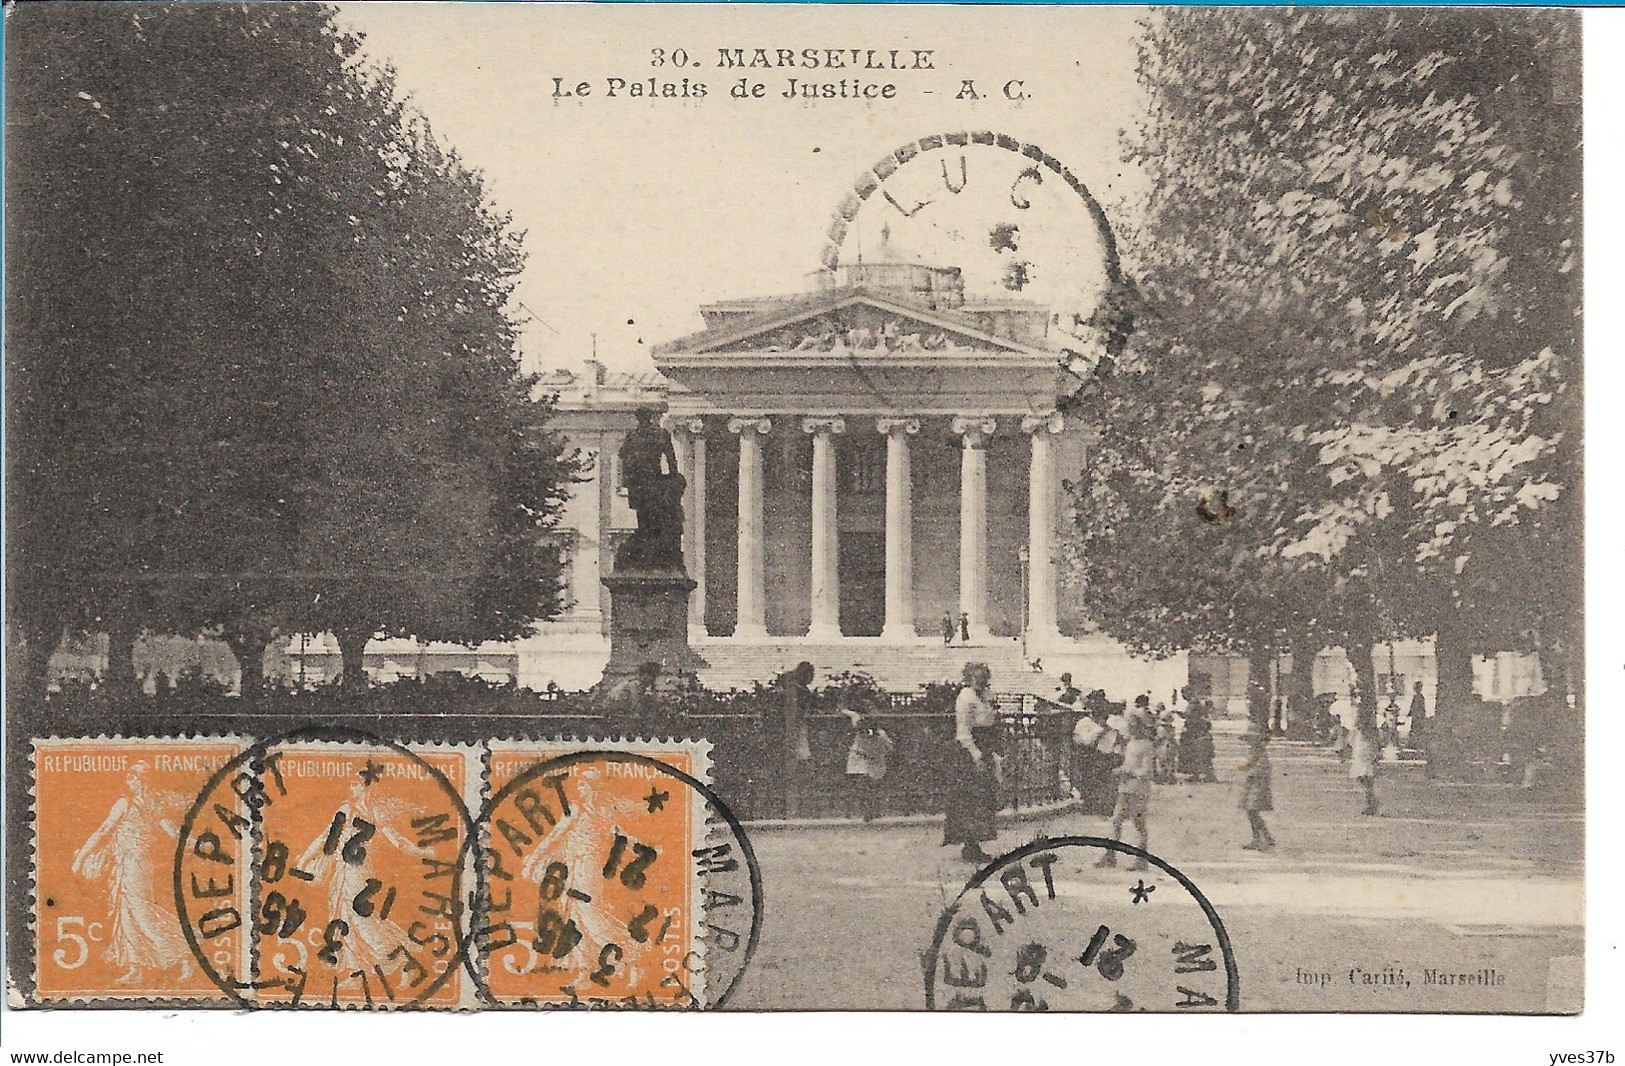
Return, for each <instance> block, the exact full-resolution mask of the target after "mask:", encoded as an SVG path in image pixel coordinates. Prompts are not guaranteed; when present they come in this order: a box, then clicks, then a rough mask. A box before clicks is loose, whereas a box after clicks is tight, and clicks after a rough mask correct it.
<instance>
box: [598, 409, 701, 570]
mask: <svg viewBox="0 0 1625 1066" xmlns="http://www.w3.org/2000/svg"><path fill="white" fill-rule="evenodd" d="M637 417H638V424H637V426H636V427H635V428H634V429H633V430H632V432H631V433H629V434H628V435H627V438H626V441H625V443H623V444H622V445H621V450H620V453H619V455H620V461H621V483H622V484H623V485H625V486H626V502H627V504H628V506H630V507H631V508H632V510H633V511H634V512H635V513H636V514H637V516H638V528H637V529H636V530H635V531H634V532H633V533H632V535H631V536H630V537H628V538H627V539H626V542H625V543H624V544H622V545H621V547H620V550H619V551H617V552H616V553H615V568H616V569H617V570H677V571H681V570H682V569H683V493H684V491H685V490H686V489H687V488H688V479H687V478H685V477H684V476H683V475H682V473H681V472H680V471H679V470H678V469H677V452H676V450H675V449H674V448H673V447H672V443H671V435H670V434H669V433H667V432H666V431H665V430H663V429H661V428H660V427H659V426H658V425H656V424H655V412H654V411H653V410H651V409H648V408H642V409H639V411H638V413H637Z"/></svg>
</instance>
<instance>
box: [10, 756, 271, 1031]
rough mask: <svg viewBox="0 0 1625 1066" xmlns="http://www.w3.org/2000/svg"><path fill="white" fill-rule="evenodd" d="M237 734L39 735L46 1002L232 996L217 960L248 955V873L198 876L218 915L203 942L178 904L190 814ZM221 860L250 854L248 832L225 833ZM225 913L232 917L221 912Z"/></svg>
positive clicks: (37, 846)
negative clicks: (244, 917) (181, 845)
mask: <svg viewBox="0 0 1625 1066" xmlns="http://www.w3.org/2000/svg"><path fill="white" fill-rule="evenodd" d="M243 747H244V743H243V742H242V741H238V740H234V739H230V738H208V737H203V738H187V739H168V740H164V739H122V738H108V737H100V738H96V739H85V740H69V739H57V738H50V739H39V740H36V741H35V742H34V752H33V753H34V810H33V818H34V871H33V873H34V885H33V887H34V914H33V917H34V927H35V941H34V943H35V958H36V963H37V965H36V973H35V990H36V995H37V996H38V998H39V1000H40V1002H42V1003H53V1002H63V1001H85V1000H176V1001H182V1002H188V1003H207V1002H212V1001H218V1000H222V999H224V998H225V994H224V993H223V992H222V991H221V990H220V989H219V988H218V986H217V985H216V984H215V983H214V982H213V981H212V980H211V979H210V977H209V974H208V972H207V968H208V967H214V968H216V969H218V970H222V971H232V970H238V969H240V968H242V967H243V966H244V964H245V963H246V961H247V959H248V958H249V947H250V945H249V943H248V931H247V927H246V926H245V925H244V924H243V923H242V922H241V921H240V920H237V916H240V915H241V914H242V913H243V912H245V911H246V909H247V905H248V895H247V884H246V882H245V881H244V880H243V879H241V878H240V877H235V876H232V875H231V874H230V873H228V874H227V875H226V876H224V877H217V878H214V879H206V883H205V884H199V885H198V889H199V891H200V893H204V894H206V898H207V899H208V900H209V901H210V902H211V904H212V905H211V906H210V907H208V908H205V909H206V910H213V911H216V918H215V920H214V921H211V922H210V923H209V924H208V925H207V926H205V927H204V928H202V929H201V930H199V932H198V936H197V941H196V943H197V953H198V954H200V955H202V956H203V957H205V958H206V959H207V960H208V966H207V967H206V966H205V965H203V964H201V962H200V960H199V959H198V958H196V957H195V956H194V951H193V949H192V948H191V947H189V946H188V943H187V939H186V934H185V932H184V930H183V929H182V927H181V923H180V920H179V919H178V918H177V916H176V912H175V891H174V888H173V883H174V882H173V872H174V869H175V851H176V844H177V839H178V837H179V834H180V832H181V828H180V827H181V825H182V822H183V820H184V818H185V816H186V812H187V809H188V807H189V806H190V805H191V804H192V802H193V800H194V798H195V797H196V796H197V794H198V792H199V790H200V789H202V788H203V786H204V784H205V783H206V782H208V781H209V779H210V777H211V776H212V775H213V774H215V773H216V772H217V771H218V770H219V769H220V768H221V767H223V766H225V765H227V764H228V763H230V762H231V761H232V760H233V759H234V758H236V757H237V756H238V755H239V754H240V753H241V752H242V750H243ZM215 843H216V844H217V845H218V850H217V857H218V861H217V862H216V863H215V865H216V866H219V867H222V868H225V869H227V870H237V869H240V868H241V867H242V866H244V865H245V862H244V860H245V857H246V855H247V842H246V840H245V839H239V838H236V837H232V836H230V835H229V834H228V835H227V836H225V837H223V838H219V839H217V840H216V841H215ZM222 918H225V919H227V920H221V919H222Z"/></svg>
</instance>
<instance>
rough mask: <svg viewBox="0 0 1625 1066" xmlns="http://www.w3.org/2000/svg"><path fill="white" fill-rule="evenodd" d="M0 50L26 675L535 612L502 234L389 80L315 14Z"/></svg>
mask: <svg viewBox="0 0 1625 1066" xmlns="http://www.w3.org/2000/svg"><path fill="white" fill-rule="evenodd" d="M8 29H9V30H10V32H9V33H8V34H7V45H8V49H9V53H8V57H7V58H8V60H10V62H9V63H8V64H7V70H8V83H7V93H8V105H9V106H8V111H7V139H8V150H9V152H10V160H11V162H12V165H11V166H10V167H8V168H7V175H8V177H7V195H8V205H9V207H10V212H9V219H8V222H9V225H8V232H7V242H8V243H7V253H8V260H9V264H10V268H11V269H10V272H9V275H8V291H7V299H8V309H9V315H8V321H7V325H8V332H7V338H6V339H7V352H8V356H7V375H8V386H9V388H8V402H9V420H8V430H7V434H8V436H7V446H8V449H9V453H10V457H11V467H10V471H9V473H10V477H9V484H8V500H7V503H8V532H9V533H10V537H9V538H8V552H9V554H8V559H7V565H8V576H9V578H10V583H9V599H8V606H9V608H10V610H11V618H12V620H13V623H14V628H15V629H16V630H17V631H19V632H21V633H22V634H24V635H25V636H26V638H27V643H28V644H29V645H30V646H31V647H32V648H33V649H34V651H35V654H36V656H37V655H38V653H39V652H40V650H41V649H43V650H44V652H45V653H46V654H48V653H49V650H50V648H51V647H54V645H55V643H56V639H57V637H58V635H59V634H60V633H61V632H62V630H63V628H64V627H74V628H89V629H100V630H105V631H108V632H110V633H112V634H113V635H114V641H113V644H114V649H113V655H114V656H115V671H116V668H117V667H116V663H117V657H118V656H119V655H120V654H121V648H127V642H128V640H129V639H131V638H132V637H133V635H134V634H135V633H136V632H138V631H139V630H141V629H143V628H152V629H154V630H159V631H169V632H180V633H192V632H198V631H201V630H204V629H209V628H213V627H218V628H220V629H222V630H223V631H224V632H225V634H226V635H227V637H228V639H232V643H233V648H234V649H235V650H237V651H238V654H239V658H243V657H244V656H245V653H247V652H250V651H254V650H256V649H263V647H264V645H265V643H266V641H267V640H269V639H270V636H271V634H272V633H273V632H274V631H276V630H277V629H281V630H283V631H289V630H316V629H333V630H334V631H336V632H340V631H342V632H344V633H350V634H357V633H359V634H362V636H361V637H360V638H359V639H360V640H361V641H362V642H363V643H364V641H365V638H366V637H367V636H370V635H372V634H373V633H375V632H388V633H391V634H402V635H408V634H409V635H414V636H420V637H423V638H425V639H451V640H458V641H475V640H480V639H501V638H509V637H513V636H517V635H519V634H520V633H522V632H524V631H525V629H526V627H527V626H528V625H529V624H530V623H531V622H533V621H534V620H536V619H538V618H541V617H545V616H546V615H547V614H548V613H550V612H552V611H554V610H556V609H557V607H558V599H559V584H558V575H559V569H560V567H559V560H558V559H557V556H556V553H554V552H553V551H552V550H551V549H550V548H549V547H548V545H547V543H546V538H545V536H544V534H545V532H546V531H547V530H548V529H549V528H550V527H551V526H552V525H553V524H554V523H555V522H556V520H557V517H558V515H559V511H560V508H561V507H562V503H563V498H564V493H565V491H566V486H567V484H568V482H569V480H570V479H571V477H572V476H573V475H574V472H575V466H574V460H573V458H572V457H570V456H569V455H567V454H565V451H564V449H563V445H562V442H561V441H560V440H559V439H558V438H557V437H555V436H554V435H552V434H551V433H549V432H548V431H547V430H546V428H545V420H546V415H547V409H546V407H545V405H537V404H533V403H531V402H530V398H529V390H530V388H531V384H532V383H531V381H530V380H529V379H527V378H526V377H524V376H522V375H520V374H519V373H518V370H517V359H516V354H515V331H514V326H513V323H512V322H511V321H510V319H509V318H508V316H507V312H506V302H507V297H508V294H509V292H510V290H511V287H512V284H513V280H514V277H515V275H516V274H517V273H518V271H519V270H520V268H521V266H522V265H523V253H522V250H521V248H520V237H519V235H518V234H516V233H514V232H513V231H512V229H511V226H510V222H509V219H508V218H507V217H506V216H504V215H502V214H500V213H498V212H497V211H496V210H495V209H494V208H493V207H492V206H491V204H490V202H489V199H488V197H487V195H486V193H485V190H484V188H483V186H482V183H481V180H480V178H479V176H478V175H477V174H475V173H473V172H471V171H469V170H468V169H467V168H466V167H464V166H463V165H462V164H461V162H460V161H459V160H458V159H457V158H456V156H455V154H453V153H451V152H449V151H447V150H445V149H444V148H443V147H442V146H441V145H440V144H439V143H438V142H437V141H436V140H435V138H434V136H433V135H432V133H431V132H430V131H429V130H428V128H427V126H426V124H425V123H424V122H423V120H422V119H421V118H420V117H418V116H417V115H416V114H415V113H413V112H412V111H411V110H410V109H409V108H408V107H407V106H406V104H405V103H404V102H403V101H402V99H401V98H400V95H399V94H398V92H397V91H396V89H395V86H394V82H393V78H392V76H391V74H390V72H389V71H387V70H379V69H375V68H371V67H368V66H366V65H364V64H363V63H362V62H361V60H360V56H359V51H358V50H359V44H360V42H359V41H358V40H357V39H356V38H355V37H353V36H352V35H349V34H346V33H344V32H341V31H340V30H339V29H338V28H337V27H336V26H335V24H334V22H333V18H332V13H331V11H330V10H328V9H327V8H325V7H322V6H317V5H304V4H299V5H269V4H246V5H225V4H165V5H123V4H80V5H41V6H39V7H36V8H31V9H28V10H19V11H18V12H16V17H14V18H12V19H11V20H9V24H8ZM233 638H235V639H233ZM352 643H353V641H352ZM356 650H357V651H359V649H358V648H357V649H356ZM244 665H245V676H246V674H248V673H249V672H253V673H257V670H253V671H250V670H249V666H250V664H249V663H247V662H245V663H244ZM355 666H356V668H357V670H359V659H358V658H356V661H355Z"/></svg>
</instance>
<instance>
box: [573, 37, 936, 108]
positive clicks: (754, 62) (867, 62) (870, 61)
mask: <svg viewBox="0 0 1625 1066" xmlns="http://www.w3.org/2000/svg"><path fill="white" fill-rule="evenodd" d="M933 55H934V50H933V49H930V48H718V49H716V60H715V62H714V63H711V64H709V65H711V66H713V67H715V68H716V69H718V70H742V71H760V70H798V71H807V70H818V71H836V70H839V71H843V72H847V73H849V74H851V75H853V76H843V77H840V78H838V79H837V80H835V81H809V80H807V79H806V78H805V77H788V78H786V79H785V84H784V85H783V86H782V87H778V88H775V89H773V90H771V92H772V94H773V95H777V96H782V97H783V98H785V99H786V100H796V99H807V100H834V99H841V100H877V99H878V100H890V99H893V98H895V97H896V95H897V85H896V83H894V82H890V81H869V80H866V79H865V78H864V77H863V75H864V74H866V73H877V74H878V73H891V72H895V71H915V70H936V69H937V67H936V64H935V63H934V62H933ZM648 63H649V66H650V67H653V68H657V69H658V70H659V71H660V73H657V74H654V75H648V76H612V77H605V78H602V79H599V80H597V81H593V80H581V81H575V80H572V79H570V78H566V77H555V78H554V79H553V96H554V98H555V99H564V98H566V97H591V96H604V97H608V98H611V99H615V98H623V97H624V98H629V99H638V98H641V99H651V98H655V99H691V100H692V99H704V98H705V97H706V96H708V95H710V93H711V92H712V87H711V86H709V85H707V84H706V83H705V82H703V81H699V80H697V79H695V78H692V77H687V76H684V74H683V72H684V71H687V70H692V69H695V68H700V67H705V66H707V65H708V64H707V61H706V60H705V59H704V58H703V53H702V52H699V51H696V52H690V51H689V50H688V49H686V48H670V49H667V48H651V49H650V50H649V60H648ZM728 93H729V95H730V96H733V97H735V98H738V99H756V100H760V99H763V98H764V97H766V96H768V95H769V93H770V90H769V87H768V86H767V85H765V84H764V83H761V82H752V81H750V80H749V78H748V77H745V78H741V79H740V80H739V81H738V82H736V83H734V84H732V85H730V86H729V89H728Z"/></svg>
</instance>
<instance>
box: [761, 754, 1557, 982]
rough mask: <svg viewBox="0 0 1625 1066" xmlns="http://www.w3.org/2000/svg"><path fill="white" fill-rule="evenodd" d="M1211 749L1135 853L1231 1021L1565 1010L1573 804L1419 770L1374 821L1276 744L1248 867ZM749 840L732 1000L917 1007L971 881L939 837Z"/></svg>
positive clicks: (1071, 817) (1399, 785)
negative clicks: (932, 952) (1218, 981)
mask: <svg viewBox="0 0 1625 1066" xmlns="http://www.w3.org/2000/svg"><path fill="white" fill-rule="evenodd" d="M1217 742H1218V757H1217V759H1216V761H1215V766H1216V769H1217V770H1218V773H1219V777H1220V781H1219V783H1218V784H1207V785H1188V784H1180V785H1159V786H1157V787H1156V791H1155V794H1154V795H1153V798H1152V808H1151V812H1152V813H1151V844H1150V850H1151V851H1152V852H1153V853H1154V854H1156V855H1158V856H1159V857H1161V858H1162V859H1164V860H1165V861H1166V862H1168V863H1170V864H1172V865H1173V866H1175V867H1177V868H1178V869H1179V870H1180V871H1181V872H1183V873H1184V874H1185V875H1186V876H1187V877H1189V878H1190V879H1191V880H1192V881H1193V882H1194V883H1196V884H1197V885H1198V886H1199V887H1200V888H1201V890H1202V891H1203V892H1204V893H1205V894H1206V896H1207V897H1208V899H1209V900H1210V901H1211V902H1212V904H1213V906H1214V907H1215V909H1216V910H1217V911H1218V913H1219V915H1220V917H1221V919H1222V920H1223V922H1224V924H1225V927H1226V928H1227V930H1228V932H1229V934H1230V938H1231V941H1232V944H1233V946H1234V950H1235V953H1236V959H1237V964H1238V968H1239V971H1240V987H1241V1007H1242V1009H1243V1010H1250V1011H1350V1010H1354V1011H1359V1010H1370V1011H1419V1012H1435V1011H1450V1010H1458V1011H1459V1010H1461V1009H1462V1004H1463V1003H1464V1002H1470V1003H1471V1006H1472V1009H1474V1010H1479V1011H1506V1012H1520V1011H1524V1012H1528V1011H1534V1012H1539V1011H1546V1010H1565V1009H1570V1010H1572V1009H1574V1008H1575V1007H1577V1006H1578V999H1579V996H1580V988H1581V986H1580V982H1581V974H1582V970H1583V967H1582V965H1581V958H1580V956H1581V954H1582V950H1583V948H1582V944H1583V932H1584V931H1583V922H1584V878H1583V869H1582V861H1583V840H1584V828H1583V820H1582V814H1581V810H1580V807H1579V805H1578V803H1577V801H1574V800H1572V799H1567V798H1564V797H1562V796H1557V795H1545V796H1534V795H1531V794H1528V793H1525V792H1524V791H1523V790H1522V789H1520V788H1518V787H1516V786H1515V785H1511V784H1505V783H1500V782H1485V783H1473V784H1457V783H1444V782H1430V781H1425V780H1424V779H1423V776H1422V771H1421V769H1420V767H1418V766H1394V765H1389V766H1386V767H1384V770H1385V773H1384V775H1383V776H1382V778H1381V779H1380V781H1379V791H1380V794H1381V797H1382V805H1383V813H1382V815H1381V816H1380V817H1375V818H1368V817H1362V816H1361V815H1360V814H1359V810H1360V793H1359V786H1358V784H1357V783H1356V782H1353V781H1350V780H1349V779H1348V777H1347V775H1346V772H1345V768H1344V766H1343V764H1342V763H1340V762H1339V761H1338V760H1337V758H1336V756H1335V754H1334V753H1332V752H1330V751H1328V750H1326V749H1323V748H1318V747H1313V746H1310V745H1307V744H1302V743H1297V742H1278V743H1277V744H1276V745H1275V746H1274V747H1273V749H1272V760H1273V762H1274V766H1275V807H1276V810H1275V812H1274V813H1273V814H1272V815H1270V816H1269V820H1270V825H1271V828H1272V831H1273V832H1274V834H1275V837H1276V839H1277V841H1278V846H1277V847H1276V849H1275V850H1274V851H1272V852H1269V853H1265V854H1258V853H1254V852H1249V851H1243V850H1242V849H1241V845H1242V844H1243V843H1245V842H1246V840H1247V839H1248V830H1247V823H1246V819H1245V817H1244V816H1243V814H1242V812H1241V811H1240V810H1239V809H1237V789H1238V787H1239V786H1238V784H1237V781H1236V778H1237V776H1238V775H1237V773H1236V767H1237V765H1238V764H1239V763H1240V762H1241V761H1242V758H1243V755H1242V751H1241V744H1240V741H1239V740H1238V739H1237V738H1236V737H1234V736H1233V735H1226V734H1220V735H1219V736H1218V738H1217ZM1109 833H1110V827H1109V824H1108V822H1107V821H1106V820H1105V819H1102V818H1093V817H1087V816H1084V815H1080V814H1078V813H1077V812H1075V811H1062V812H1059V813H1053V814H1048V815H1044V816H1039V817H1035V818H1032V819H1026V820H1010V821H1005V822H1002V823H1001V827H1000V834H999V839H998V840H997V841H996V842H995V843H994V844H992V845H989V846H988V850H989V851H991V852H995V853H997V852H1001V851H1007V850H1010V849H1013V848H1016V847H1019V846H1020V845H1022V844H1025V843H1027V842H1029V841H1031V840H1033V839H1035V838H1037V837H1039V836H1052V837H1053V836H1062V835H1091V836H1105V835H1109ZM752 841H753V843H754V845H755V848H756V851H757V853H758V857H759V859H760V862H761V864H762V872H763V880H764V883H765V884H766V885H767V886H768V896H767V899H766V918H765V923H764V928H763V934H762V941H761V945H760V948H759V950H758V951H757V953H756V956H755V959H754V960H753V962H752V963H751V966H750V969H749V971H748V972H747V974H746V976H745V980H744V982H743V984H742V986H741V988H740V990H739V994H738V998H737V999H736V1001H735V1003H734V1005H735V1006H736V1007H739V1008H744V1009H750V1008H762V1007H775V1008H854V1009H858V1008H865V1009H898V1010H902V1009H918V1008H919V1007H921V1006H922V1005H923V1002H924V1000H923V991H922V989H923V982H922V978H921V956H922V954H923V953H924V952H925V951H926V950H927V948H928V946H929V942H930V939H931V936H932V932H933V929H934V927H935V924H936V922H937V919H938V917H939V916H940V915H941V913H942V910H943V908H944V907H945V905H946V904H947V903H948V902H949V901H951V900H952V899H953V898H954V897H955V896H956V894H957V893H958V892H959V891H960V889H961V888H962V887H963V886H964V883H965V881H966V880H967V879H968V878H969V877H970V876H971V875H972V873H973V872H974V871H973V870H972V868H971V866H970V865H969V864H968V863H965V862H962V861H960V859H959V857H958V855H957V849H953V848H943V847H939V846H938V845H939V842H940V841H941V825H940V822H933V823H930V824H918V823H915V824H905V825H875V826H858V825H846V826H829V827H814V828H795V829H789V828H765V827H764V828H761V829H758V830H756V831H755V832H754V833H753V834H752ZM1072 873H1073V875H1074V876H1077V877H1081V878H1088V877H1104V876H1105V871H1095V870H1092V869H1078V870H1074V871H1072ZM1429 969H1433V970H1436V971H1441V972H1453V973H1454V972H1459V973H1477V972H1481V971H1483V970H1486V969H1488V970H1493V971H1495V974H1496V975H1497V978H1498V979H1499V981H1500V983H1499V984H1497V985H1495V986H1494V987H1489V988H1483V987H1473V988H1471V989H1470V990H1465V989H1463V988H1459V987H1451V986H1446V985H1440V984H1429V983H1427V982H1426V981H1425V980H1424V977H1423V975H1424V973H1425V971H1426V970H1429ZM1399 970H1403V971H1404V977H1405V979H1406V980H1408V983H1405V981H1402V980H1400V979H1399V978H1398V976H1397V971H1399ZM1351 971H1355V974H1354V979H1353V980H1352V981H1351V979H1350V973H1351ZM1367 975H1373V976H1372V977H1369V978H1368V977H1367ZM1385 976H1386V978H1387V980H1386V982H1385V983H1384V982H1383V979H1384V977H1385ZM1368 980H1370V981H1373V982H1378V983H1366V982H1367V981H1368Z"/></svg>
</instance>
